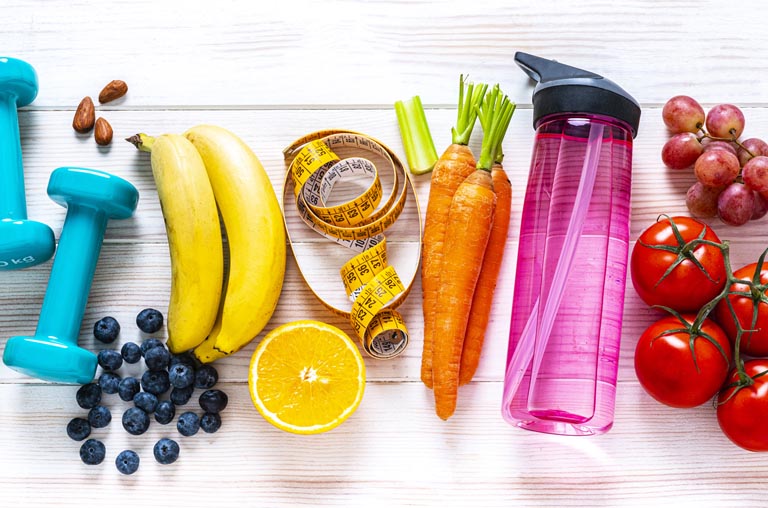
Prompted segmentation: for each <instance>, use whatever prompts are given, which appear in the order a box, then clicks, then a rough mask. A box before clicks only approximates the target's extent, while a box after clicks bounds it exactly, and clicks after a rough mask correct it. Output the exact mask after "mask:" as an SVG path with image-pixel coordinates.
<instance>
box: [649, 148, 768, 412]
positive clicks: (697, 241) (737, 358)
mask: <svg viewBox="0 0 768 508" xmlns="http://www.w3.org/2000/svg"><path fill="white" fill-rule="evenodd" d="M705 136H707V137H710V138H712V136H709V134H706V133H705ZM713 139H715V138H713ZM728 141H733V140H728ZM737 143H738V142H737ZM739 145H740V144H739ZM661 217H665V218H666V219H667V220H669V223H670V227H671V228H672V231H673V233H674V235H675V238H676V239H677V241H678V245H676V246H670V245H646V244H644V243H643V244H642V245H644V246H646V247H649V248H656V249H660V250H666V251H668V252H673V253H676V254H677V256H678V258H677V260H675V262H674V263H673V264H672V265H671V267H670V268H669V269H668V270H667V271H666V272H665V273H664V275H662V277H661V279H659V282H657V283H656V285H658V284H659V283H660V282H661V281H662V280H664V278H665V277H666V276H667V275H669V273H671V272H672V270H674V268H675V267H677V266H678V265H679V264H680V263H682V262H683V261H685V260H686V259H689V260H690V261H691V262H693V263H694V264H695V265H696V266H697V267H698V268H699V269H700V270H701V271H702V272H703V273H704V274H705V275H706V276H707V278H709V279H710V280H712V278H711V276H710V275H709V274H708V273H707V271H706V270H705V269H704V267H703V266H701V263H700V262H699V261H698V259H696V257H695V256H694V255H693V253H694V252H695V250H696V248H697V247H699V246H701V245H709V246H712V247H715V248H717V249H720V252H721V253H722V256H723V264H724V265H725V273H726V281H725V286H723V289H722V291H720V293H718V294H717V295H716V296H715V297H714V298H712V300H710V301H709V302H707V303H706V304H704V306H702V307H701V309H699V312H698V313H697V314H696V318H695V319H694V321H693V323H691V324H690V325H689V324H688V323H687V321H686V320H685V319H684V318H683V317H682V315H680V313H678V312H677V311H675V310H673V309H671V308H669V307H663V306H656V307H659V308H662V309H664V310H665V311H667V312H669V313H670V314H672V315H674V316H675V317H677V319H678V320H679V321H680V322H681V323H682V325H683V326H684V327H685V331H687V332H688V333H689V336H690V341H689V347H690V348H691V355H692V357H693V361H694V364H696V369H697V370H698V364H697V362H696V354H695V351H694V349H693V347H694V342H695V339H696V338H697V337H702V338H704V339H707V340H709V341H710V342H712V343H713V344H714V345H716V346H717V347H718V349H719V350H720V352H721V353H722V354H723V355H724V356H725V351H723V350H722V349H721V348H720V345H719V344H718V343H717V342H716V341H715V340H714V338H712V337H710V336H708V335H707V334H705V333H703V332H702V331H701V329H702V326H703V325H704V320H705V319H707V317H709V315H710V314H711V313H712V311H714V310H715V308H716V307H717V305H718V304H719V303H720V302H721V301H722V300H723V299H725V302H726V304H727V306H728V310H729V312H730V314H731V318H732V319H733V322H734V323H735V325H736V337H735V339H734V341H733V358H734V363H735V368H736V373H737V377H738V381H736V382H734V383H730V384H728V385H726V386H724V387H723V388H722V390H729V389H731V388H736V389H735V390H733V392H732V393H731V394H729V396H728V398H727V399H726V400H724V401H722V402H720V404H724V403H725V402H727V401H728V400H729V399H731V398H732V397H733V396H734V395H735V394H736V392H738V391H739V390H741V389H742V388H744V387H747V386H750V385H753V384H754V383H755V381H754V380H755V378H757V377H759V376H762V375H765V374H766V373H768V371H764V372H761V373H760V374H758V375H757V376H754V377H751V376H750V375H749V374H747V372H746V370H745V368H744V360H743V359H742V358H741V355H740V349H741V339H742V337H743V336H744V334H745V333H751V332H754V331H755V327H756V326H757V317H758V308H759V305H760V303H761V302H763V303H766V304H768V295H766V291H768V284H763V283H762V282H761V273H762V270H763V264H764V262H765V257H766V256H767V255H768V248H767V249H765V250H764V251H763V252H762V254H761V255H760V257H759V258H758V261H757V264H756V267H755V273H754V274H753V275H752V278H751V279H750V280H744V279H739V278H738V277H736V276H735V275H734V272H733V268H732V267H731V258H730V245H729V243H728V241H727V240H723V241H722V242H721V243H718V242H713V241H711V240H705V239H704V235H705V233H706V228H707V227H706V226H704V228H703V229H702V232H701V234H699V236H698V237H697V238H694V239H693V240H690V241H688V242H685V240H684V239H683V237H682V235H681V234H680V230H679V229H678V227H677V225H676V224H675V222H674V221H673V220H672V218H671V217H668V216H659V218H661ZM736 285H743V286H746V287H747V288H748V290H747V291H743V290H741V291H739V290H736V289H731V288H732V287H733V286H736ZM732 296H740V297H744V298H750V299H751V300H752V302H753V310H752V321H751V323H750V327H749V328H748V329H745V328H744V327H743V326H742V324H741V321H740V320H739V318H738V314H737V313H736V309H735V308H734V306H733V302H732V298H730V297H732ZM750 338H751V337H750ZM726 359H727V356H726Z"/></svg>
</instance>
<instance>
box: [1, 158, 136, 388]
mask: <svg viewBox="0 0 768 508" xmlns="http://www.w3.org/2000/svg"><path fill="white" fill-rule="evenodd" d="M48 195H49V196H50V197H51V199H53V200H54V201H55V202H56V203H58V204H60V205H62V206H64V207H66V208H67V216H66V219H65V220H64V227H63V228H62V230H61V237H60V238H59V248H58V250H57V251H56V257H55V258H54V261H53V268H52V269H51V276H50V278H49V280H48V287H47V289H46V291H45V298H44V299H43V306H42V308H41V310H40V319H39V321H38V323H37V330H36V331H35V335H34V336H31V337H23V336H20V337H13V338H11V339H9V340H8V343H7V344H6V346H5V352H4V354H3V361H4V362H5V364H6V365H8V366H9V367H11V368H12V369H15V370H17V371H19V372H22V373H24V374H27V375H29V376H33V377H38V378H40V379H45V380H48V381H58V382H69V383H87V382H88V381H90V380H91V379H93V376H94V374H95V372H96V356H95V355H94V354H93V353H91V352H90V351H88V350H86V349H83V348H81V347H79V346H78V345H77V339H78V336H79V332H80V326H81V323H82V320H83V314H84V313H85V306H86V303H87V301H88V294H89V292H90V289H91V282H92V280H93V274H94V272H95V270H96V263H97V261H98V257H99V252H100V250H101V244H102V241H103V238H104V232H105V230H106V227H107V221H108V220H109V219H127V218H128V217H130V216H131V215H133V212H134V210H135V209H136V206H137V204H138V200H139V193H138V191H137V190H136V188H135V187H134V186H133V185H131V183H129V182H127V181H126V180H123V179H122V178H119V177H116V176H114V175H110V174H109V173H104V172H103V171H98V170H95V169H87V168H71V167H66V168H58V169H56V170H55V171H53V173H51V177H50V180H49V182H48Z"/></svg>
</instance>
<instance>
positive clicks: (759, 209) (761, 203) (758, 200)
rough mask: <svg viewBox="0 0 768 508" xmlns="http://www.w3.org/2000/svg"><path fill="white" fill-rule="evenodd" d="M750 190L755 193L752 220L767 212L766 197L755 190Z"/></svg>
mask: <svg viewBox="0 0 768 508" xmlns="http://www.w3.org/2000/svg"><path fill="white" fill-rule="evenodd" d="M752 192H753V193H754V195H755V208H754V210H753V212H752V220H756V219H760V218H762V217H763V216H764V215H765V214H766V213H768V199H766V198H765V196H763V195H762V194H760V193H759V192H757V191H752Z"/></svg>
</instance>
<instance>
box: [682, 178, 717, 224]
mask: <svg viewBox="0 0 768 508" xmlns="http://www.w3.org/2000/svg"><path fill="white" fill-rule="evenodd" d="M722 191H723V187H707V186H706V185H704V184H702V183H701V182H696V183H694V184H693V185H691V187H690V188H689V189H688V192H686V193H685V204H686V205H687V206H688V210H690V211H691V213H692V214H693V215H694V216H696V217H702V218H707V217H714V216H716V215H717V197H718V196H720V193H721V192H722Z"/></svg>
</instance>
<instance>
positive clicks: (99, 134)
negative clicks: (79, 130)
mask: <svg viewBox="0 0 768 508" xmlns="http://www.w3.org/2000/svg"><path fill="white" fill-rule="evenodd" d="M93 138H94V139H95V140H96V143H98V144H99V145H101V146H106V145H108V144H110V143H111V142H112V126H111V125H109V122H107V121H106V120H105V119H104V118H103V117H99V119H98V120H96V128H95V129H94V131H93Z"/></svg>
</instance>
